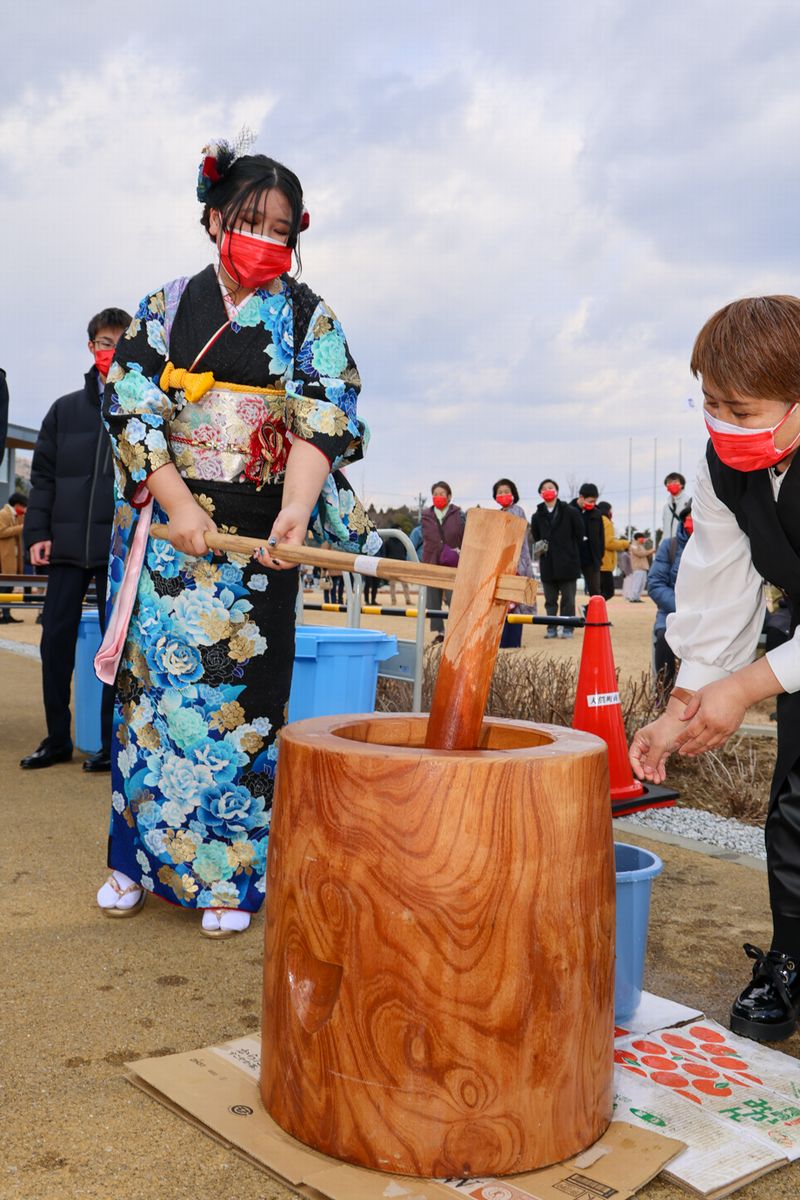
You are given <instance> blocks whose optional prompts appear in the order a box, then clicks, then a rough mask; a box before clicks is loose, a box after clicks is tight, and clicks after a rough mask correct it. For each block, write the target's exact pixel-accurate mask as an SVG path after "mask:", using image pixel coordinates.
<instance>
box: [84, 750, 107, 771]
mask: <svg viewBox="0 0 800 1200" xmlns="http://www.w3.org/2000/svg"><path fill="white" fill-rule="evenodd" d="M83 769H84V771H110V770H111V755H110V754H109V753H108V751H107V750H98V751H97V753H96V754H93V755H92V756H91V758H85V759H84V760H83Z"/></svg>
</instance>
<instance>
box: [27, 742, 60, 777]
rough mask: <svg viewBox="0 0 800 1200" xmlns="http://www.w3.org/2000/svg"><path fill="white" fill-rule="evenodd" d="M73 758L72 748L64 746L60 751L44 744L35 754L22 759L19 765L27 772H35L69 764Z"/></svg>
mask: <svg viewBox="0 0 800 1200" xmlns="http://www.w3.org/2000/svg"><path fill="white" fill-rule="evenodd" d="M71 758H72V746H63V747H62V748H61V749H60V750H54V749H53V747H52V746H49V745H48V744H47V742H42V744H41V746H39V747H38V749H36V750H34V752H33V754H29V755H28V756H27V758H23V759H21V760H20V764H19V765H20V766H21V767H24V768H25V770H26V771H33V770H36V769H38V768H39V767H52V766H53V765H54V764H55V763H63V762H69V760H70V759H71Z"/></svg>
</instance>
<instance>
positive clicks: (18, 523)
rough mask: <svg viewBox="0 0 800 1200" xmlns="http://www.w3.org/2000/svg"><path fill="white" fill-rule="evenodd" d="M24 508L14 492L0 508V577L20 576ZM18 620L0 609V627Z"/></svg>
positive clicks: (22, 501)
mask: <svg viewBox="0 0 800 1200" xmlns="http://www.w3.org/2000/svg"><path fill="white" fill-rule="evenodd" d="M26 507H27V501H26V499H25V497H24V496H23V495H22V492H14V493H12V495H11V496H9V498H8V503H7V504H4V505H3V507H2V508H0V575H21V574H22V523H23V518H24V516H25V509H26ZM7 590H8V589H7V588H3V591H7ZM19 620H20V619H19V617H12V615H11V609H10V608H2V609H0V625H11V624H14V625H17V624H19Z"/></svg>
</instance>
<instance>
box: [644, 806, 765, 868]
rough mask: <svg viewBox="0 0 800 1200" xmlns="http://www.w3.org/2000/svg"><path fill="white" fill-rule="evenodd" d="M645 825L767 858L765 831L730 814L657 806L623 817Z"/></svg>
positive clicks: (708, 843)
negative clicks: (734, 818) (728, 815)
mask: <svg viewBox="0 0 800 1200" xmlns="http://www.w3.org/2000/svg"><path fill="white" fill-rule="evenodd" d="M626 820H628V821H635V822H636V823H637V824H638V825H642V826H643V827H645V828H648V829H660V830H661V832H662V833H673V834H676V835H677V836H678V837H684V838H690V839H692V840H693V841H698V842H705V843H706V844H707V845H710V846H719V847H721V848H722V849H724V850H735V851H736V853H737V854H750V855H752V856H753V857H754V858H766V851H765V850H764V831H763V829H760V828H757V827H756V826H754V825H743V824H742V823H741V821H734V820H733V818H732V817H718V816H716V815H715V814H714V813H710V812H704V811H703V810H702V809H699V808H679V807H676V808H658V809H652V810H651V811H650V812H642V813H634V815H633V816H630V817H626Z"/></svg>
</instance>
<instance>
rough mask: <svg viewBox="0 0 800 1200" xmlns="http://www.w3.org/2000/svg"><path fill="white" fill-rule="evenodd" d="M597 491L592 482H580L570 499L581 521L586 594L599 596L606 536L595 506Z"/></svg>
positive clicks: (582, 566)
mask: <svg viewBox="0 0 800 1200" xmlns="http://www.w3.org/2000/svg"><path fill="white" fill-rule="evenodd" d="M599 494H600V493H599V492H598V490H597V488H596V487H595V485H594V484H593V483H582V484H581V487H580V491H579V492H578V494H577V496H576V497H575V499H574V500H572V501H571V505H572V507H573V508H576V509H577V510H578V513H579V515H580V518H581V521H582V523H583V537H582V539H581V571H582V572H583V581H584V583H585V584H586V595H587V596H599V595H601V592H602V589H601V586H600V564H601V563H602V561H603V555H604V554H605V549H606V537H605V532H604V530H603V517H602V514H601V513H600V512H599V511H598V508H597V497H598V496H599Z"/></svg>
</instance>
